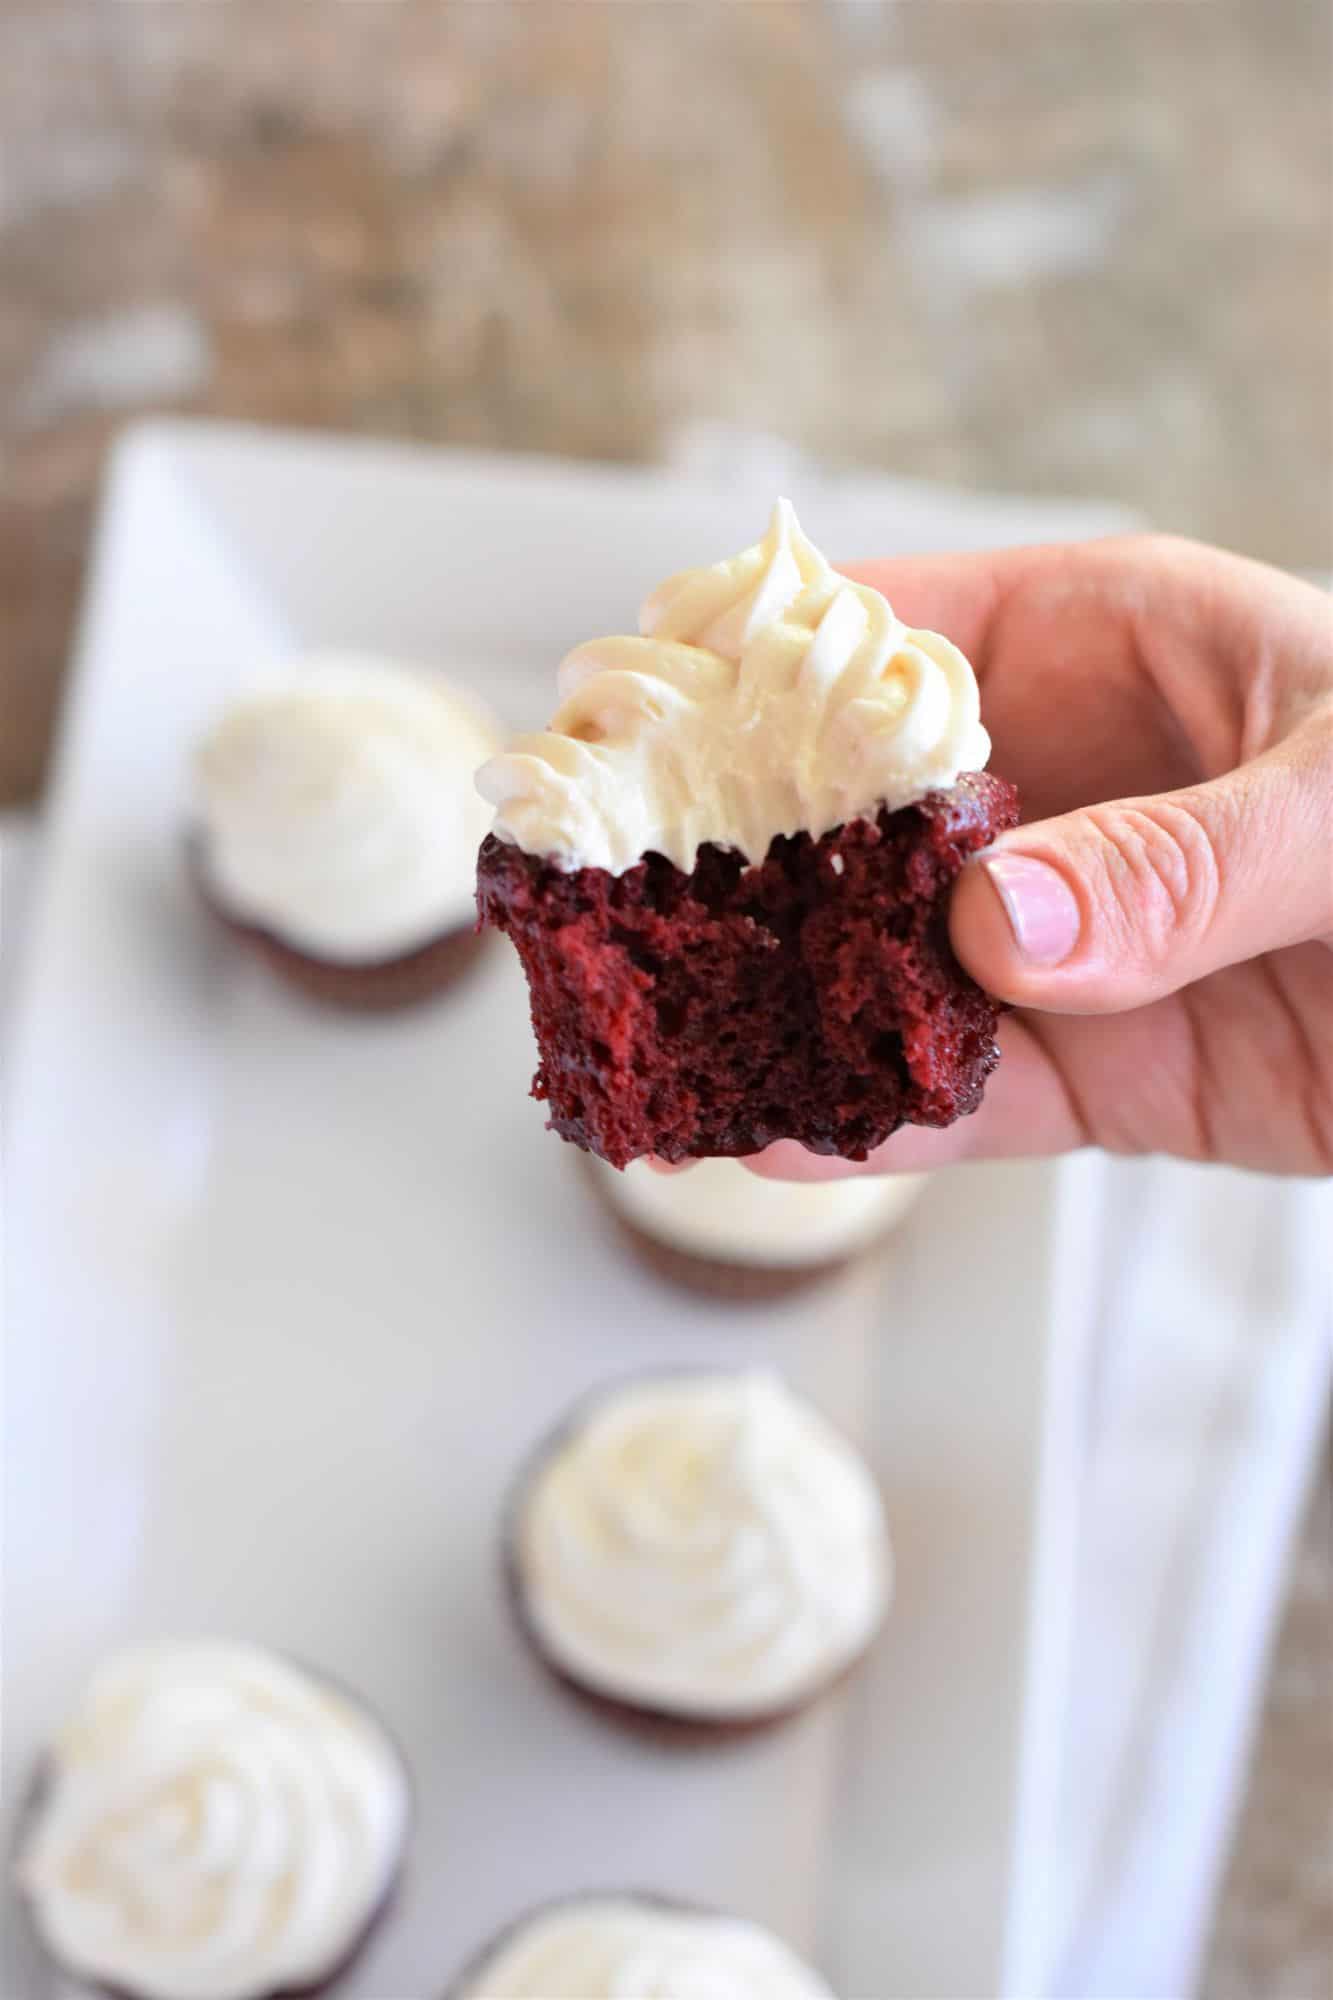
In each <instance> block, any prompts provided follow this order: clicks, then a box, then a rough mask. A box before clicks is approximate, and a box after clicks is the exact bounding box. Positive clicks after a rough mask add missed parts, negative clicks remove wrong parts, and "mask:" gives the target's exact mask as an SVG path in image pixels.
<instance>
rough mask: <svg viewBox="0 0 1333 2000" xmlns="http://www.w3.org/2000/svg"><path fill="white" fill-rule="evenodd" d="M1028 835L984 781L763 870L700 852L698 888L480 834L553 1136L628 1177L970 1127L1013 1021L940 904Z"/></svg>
mask: <svg viewBox="0 0 1333 2000" xmlns="http://www.w3.org/2000/svg"><path fill="white" fill-rule="evenodd" d="M1017 818H1018V806H1017V794H1016V792H1015V790H1014V788H1013V786H1012V785H1011V784H1009V782H1008V781H1007V780H1006V779H1004V778H1000V777H996V776H995V775H994V774H993V773H990V772H976V773H971V774H969V775H967V776H965V777H962V778H960V779H959V780H958V782H957V784H956V785H954V786H952V787H951V788H950V789H949V790H948V791H945V792H932V793H929V794H928V795H927V796H926V797H925V798H924V799H921V800H920V801H918V802H917V803H916V804H915V805H910V806H905V807H903V808H902V809H901V810H900V811H898V812H894V813H890V812H887V811H885V812H881V813H880V814H879V817H878V818H877V819H874V820H855V821H851V822H849V823H848V824H847V825H845V826H842V827H838V828H836V829H834V831H833V832H831V833H827V834H825V835H824V836H823V837H822V838H821V839H819V840H812V839H811V838H810V836H809V835H808V834H804V833H801V834H795V835H792V836H790V837H788V836H780V837H779V838H778V839H776V840H774V842H773V843H772V845H771V847H770V848H769V851H768V854H767V856H766V857H765V859H764V860H763V861H762V862H761V863H759V864H758V865H757V866H750V865H749V864H747V863H746V861H745V860H744V858H743V857H742V856H741V855H739V854H737V853H736V852H735V851H734V850H731V849H725V848H719V847H714V846H711V845H709V846H704V847H702V848H700V850H699V855H698V859H697V861H696V864H695V867H694V868H693V870H692V871H691V872H690V873H689V874H688V875H686V874H683V873H682V872H681V870H680V869H678V868H676V867H675V866H674V865H673V864H672V863H671V862H669V861H667V860H665V859H664V858H663V857H662V856H661V855H657V854H650V855H647V856H646V857H645V858H644V860H643V861H641V862H639V863H638V864H637V866H635V867H633V868H631V869H628V870H627V871H626V872H625V873H624V874H623V875H611V874H609V873H607V871H606V870H605V869H601V868H581V869H578V870H576V871H574V872H572V873H563V872H562V871H561V870H560V869H558V868H556V867H554V866H553V865H552V864H551V863H549V862H547V861H544V860H542V859H541V857H540V856H537V855H532V854H526V853H524V852H523V850H522V849H521V848H518V847H515V846H513V845H511V844H509V843H508V842H505V841H501V840H497V839H496V838H495V837H494V835H491V836H488V838H487V839H486V841H485V842H484V843H483V845H482V849H481V854H480V858H479V862H478V871H477V885H478V887H477V904H478V909H479V910H480V912H481V918H482V921H483V922H484V923H490V924H494V925H495V926H497V927H498V928H499V929H500V930H503V931H506V932H508V934H509V935H510V937H512V939H513V941H514V943H515V945H516V946H517V948H518V951H519V955H520V957H521V958H522V960H523V965H524V969H525V971H526V973H527V976H528V986H529V991H530V995H531V1001H532V1022H533V1028H534V1030H535V1032H536V1036H537V1044H538V1048H539V1051H540V1055H541V1066H540V1068H539V1069H538V1071H537V1075H536V1078H535V1080H534V1083H533V1095H534V1096H535V1097H538V1098H542V1099H545V1101H546V1102H547V1104H548V1105H549V1107H550V1112H551V1118H550V1123H551V1125H552V1126H553V1127H554V1129H555V1130H556V1131H557V1132H559V1133H561V1134H562V1136H563V1137H564V1138H566V1139H570V1140H572V1141H573V1142H574V1143H575V1144H576V1145H579V1146H582V1147H584V1148H585V1149H586V1150H587V1151H589V1152H593V1153H599V1154H600V1155H601V1157H602V1158H603V1159H605V1160H608V1161H610V1163H611V1164H612V1165H613V1166H617V1167H623V1166H626V1165H628V1163H629V1162H630V1161H631V1160H633V1159H637V1158H638V1157H639V1156H640V1155H642V1154H644V1153H655V1154H657V1155H658V1156H659V1157H660V1158H662V1159H665V1160H684V1159H690V1158H707V1157H715V1156H728V1155H742V1154H746V1153H754V1152H758V1151H759V1150H760V1148H761V1147H763V1146H766V1145H768V1144H770V1143H771V1142H772V1141H773V1140H775V1139H785V1138H790V1139H798V1140H800V1141H801V1143H802V1144H804V1145H805V1146H808V1147H809V1148H810V1149H811V1150H812V1151H813V1152H816V1153H831V1154H840V1155H841V1156H843V1157H844V1158H847V1159H854V1160H860V1159H864V1158H865V1156H866V1154H867V1153H868V1152H869V1151H870V1150H871V1149H872V1148H873V1147H875V1146H877V1145H879V1144H881V1143H882V1141H883V1140H885V1139H887V1138H888V1137H889V1135H890V1134H891V1133H892V1132H894V1131H896V1130H897V1128H898V1127H899V1126H900V1125H902V1124H904V1123H909V1122H910V1123H912V1124H917V1125H949V1124H951V1123H952V1122H953V1120H954V1119H955V1118H960V1117H962V1116H964V1115H965V1114H966V1113H967V1112H970V1111H973V1110H975V1109H976V1106H977V1105H978V1103H979V1102H980V1100H981V1093H982V1088H983V1085H984V1083H985V1080H986V1077H987V1076H988V1075H989V1073H990V1071H991V1070H992V1069H993V1068H994V1066H995V1063H996V1061H997V1059H998V1051H997V1049H996V1045H995V1028H996V1023H997V1020H998V1016H999V1012H1000V1008H999V1005H998V1003H997V1002H996V1001H994V1000H993V999H991V998H990V996H989V995H987V994H986V993H984V992H982V990H981V988H980V987H979V986H977V985H976V984H975V983H974V981H973V980H971V979H970V978H969V977H968V976H967V974H966V973H965V972H964V971H963V970H962V968H961V967H960V966H959V964H958V962H957V960H956V959H955V958H954V956H953V953H952V951H951V949H950V947H949V938H948V929H947V904H948V891H949V888H950V886H951V885H952V883H953V881H954V878H955V877H956V876H957V874H958V872H959V870H960V868H961V867H962V865H963V863H964V861H965V860H966V859H967V857H968V855H969V854H972V853H975V852H976V850H977V849H978V848H981V847H984V846H985V845H986V844H987V843H988V842H989V841H990V840H992V839H993V838H994V836H995V835H996V834H997V833H999V832H1000V831H1001V830H1002V829H1003V828H1005V827H1008V826H1012V825H1014V824H1015V822H1016V821H1017Z"/></svg>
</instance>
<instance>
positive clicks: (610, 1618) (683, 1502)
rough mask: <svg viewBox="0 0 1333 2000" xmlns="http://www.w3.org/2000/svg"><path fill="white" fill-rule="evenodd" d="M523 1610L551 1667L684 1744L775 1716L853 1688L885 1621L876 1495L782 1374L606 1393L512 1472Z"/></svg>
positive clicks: (646, 1383) (518, 1602)
mask: <svg viewBox="0 0 1333 2000" xmlns="http://www.w3.org/2000/svg"><path fill="white" fill-rule="evenodd" d="M505 1556H506V1563H507V1568H508V1575H509V1584H510V1591H511V1597H512V1601H513V1604H514V1607H515V1611H516V1613H517V1616H518V1620H519V1623H520V1626H521V1628H522V1630H523V1632H524V1633H525V1635H526V1637H527V1638H528V1640H529V1642H530V1643H531V1645H532V1646H533V1648H534V1649H535V1651H536V1653H537V1656H538V1658H539V1659H540V1660H541V1661H542V1662H543V1664H544V1665H545V1666H546V1667H547V1668H548V1669H549V1670H550V1671H551V1672H552V1673H553V1674H555V1675H556V1676H557V1677H558V1679H559V1680H560V1681H561V1682H562V1683H564V1684H565V1685H566V1686H567V1687H569V1688H571V1689H572V1690H574V1691H575V1692H577V1693H579V1694H580V1695H583V1696H585V1697H587V1698H588V1699H590V1700H591V1701H593V1702H594V1703H595V1704H596V1705H597V1707H598V1709H599V1710H600V1711H601V1712H602V1713H604V1714H606V1715H607V1716H608V1717H610V1718H611V1719H614V1720H619V1721H624V1722H629V1723H634V1724H637V1725H639V1726H646V1727H649V1728H651V1729H652V1730H653V1732H654V1733H656V1734H663V1733H664V1734H666V1735H667V1736H668V1737H675V1738H676V1739H677V1740H680V1739H683V1738H696V1739H703V1740H716V1739H717V1738H718V1737H719V1736H720V1735H722V1734H724V1733H728V1732H735V1731H738V1730H748V1729H753V1728H756V1727H758V1726H761V1725H766V1724H770V1723H774V1722H778V1721H780V1720H782V1719H783V1718H784V1717H786V1716H789V1715H791V1714H793V1713H794V1712H795V1711H797V1710H798V1709H801V1708H804V1707H805V1706H806V1704H807V1703H808V1702H810V1701H812V1700H814V1699H815V1698H816V1697H817V1696H818V1695H820V1694H822V1693H823V1692H824V1691H825V1690H826V1689H827V1688H829V1687H830V1686H832V1685H833V1683H835V1682H836V1681H838V1680H839V1679H841V1677H842V1676H843V1675H844V1674H845V1673H846V1672H847V1670H848V1669H849V1668H850V1667H851V1666H852V1665H853V1663H854V1662H855V1661H856V1660H857V1659H858V1658H859V1657H860V1656H861V1654H862V1653H864V1651H865V1650H866V1648H867V1647H868V1645H869V1644H870V1642H871V1640H872V1639H873V1637H874V1635H875V1633H876V1631H877V1629H878V1627H879V1625H880V1622H881V1620H882V1618H883V1616H884V1613H885V1610H886V1608H887V1606H888V1602H889V1595H890V1585H891V1560H890V1554H889V1540H888V1533H887V1529H886V1526H885V1520H884V1510H883V1505H882V1503H881V1500H880V1496H879V1492H878V1490H877V1488H876V1486H875V1482H874V1480H873V1478H872V1477H871V1474H870V1471H869V1468H868V1467H867V1466H866V1464H865V1462H864V1460H863V1459H862V1458H861V1456H860V1454H859V1453H858V1452H857V1451H856V1449H855V1447H854V1446H853V1445H852V1444H851V1443H850V1442H849V1441H848V1439H846V1438H845V1437H843V1436H842V1435H841V1434H840V1433H839V1432H838V1431H837V1430H835V1429H834V1427H833V1426H832V1425H831V1424H830V1423H829V1422H828V1421H827V1419H826V1418H825V1417H823V1416H822V1415H821V1414H820V1412H819V1411H818V1410H816V1409H815V1408H814V1406H813V1405H812V1404H810V1403H808V1402H805V1401H804V1400H803V1399H802V1398H800V1397H798V1396H795V1395H793V1394H792V1392H791V1391H790V1390H789V1389H788V1388H787V1387H786V1386H785V1385H784V1384H783V1383H782V1382H781V1381H780V1380H779V1379H778V1378H777V1377H776V1376H774V1375H770V1374H765V1373H761V1372H758V1371H748V1370H747V1371H743V1372H740V1373H722V1372H716V1373H708V1374H669V1375H660V1376H652V1377H640V1378H637V1379H634V1380H630V1381H627V1382H622V1383H619V1384H617V1385H616V1386H614V1387H612V1388H607V1389H602V1390H600V1391H598V1392H597V1393H596V1394H594V1395H593V1396H592V1397H590V1398H589V1399H588V1400H587V1401H586V1402H584V1403H583V1404H582V1405H580V1406H579V1407H578V1408H577V1409H576V1410H575V1411H574V1413H573V1414H572V1416H571V1417H570V1418H569V1419H568V1420H567V1421H566V1423H565V1424H564V1425H563V1426H562V1427H561V1428H560V1430H559V1431H558V1432H557V1433H556V1434H555V1436H554V1437H553V1438H551V1439H549V1440H548V1441H547V1442H546V1443H545V1444H543V1445H541V1446H540V1447H539V1448H538V1450H537V1452H536V1453H535V1454H534V1456H533V1458H532V1459H531V1461H530V1462H529V1464H528V1466H527V1467H526V1469H525V1470H524V1472H523V1473H522V1474H521V1475H520V1478H519V1481H518V1484H517V1487H516V1491H515V1495H514V1498H513V1500H512V1502H511V1509H510V1516H509V1520H508V1523H507V1532H506V1538H505Z"/></svg>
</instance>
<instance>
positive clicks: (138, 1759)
mask: <svg viewBox="0 0 1333 2000" xmlns="http://www.w3.org/2000/svg"><path fill="white" fill-rule="evenodd" d="M408 1815H409V1802H408V1787H407V1777H406V1772H405V1770H404V1767H403V1764H402V1760H401V1758H400V1757H399V1754H398V1752H397V1751H396V1749H395V1748H394V1746H393V1744H392V1743H391V1742H390V1740H389V1738H388V1736H387V1735H386V1734H385V1732H384V1731H383V1730H382V1729H381V1728H380V1727H379V1725H378V1724H377V1723H376V1722H375V1721H374V1719H373V1718H372V1717H371V1716H370V1715H369V1714H368V1713H367V1712H366V1711H365V1710H363V1709H361V1708H359V1707H357V1706H355V1705H354V1704H353V1703H351V1702H350V1701H348V1700H347V1699H345V1698H344V1697H343V1696H342V1695H340V1694H338V1693H336V1692H335V1691H334V1690H333V1689H332V1688H329V1687H326V1686H324V1685H323V1684H322V1683H319V1682H317V1681H315V1680H312V1679H311V1678H310V1677H309V1676H308V1675H307V1674H305V1673H303V1672H301V1671H300V1670H299V1669H298V1668H296V1667H294V1666H291V1665H288V1664H287V1663H286V1662H285V1661H282V1660H280V1659H276V1658H274V1657H272V1656H271V1655H269V1654H267V1653H264V1652H261V1651H258V1650H256V1649H253V1648H251V1647H248V1646H237V1645H224V1644H219V1643H212V1642H199V1643H183V1644H161V1645H156V1646H151V1647H146V1648H144V1649H142V1650H137V1651H133V1652H129V1653H125V1654H122V1655H120V1656H118V1657H117V1658H114V1659H112V1660H111V1661H109V1662H108V1663H107V1664H106V1665H104V1666H103V1667H102V1668H101V1669H100V1670H99V1672H98V1673H97V1674H96V1675H95V1676H94V1678H93V1680H92V1683H91V1685H90V1686H89V1687H88V1689H87V1691H86V1693H85V1694H84V1697H83V1699H82V1701H81V1702H80V1704H79V1706H78V1708H77V1710H76V1712H75V1714H74V1715H73V1717H72V1719H71V1720H70V1722H69V1724H68V1726H67V1727H66V1728H65V1730H64V1732H63V1733H62V1735H61V1736H60V1737H59V1739H58V1740H57V1741H56V1743H55V1744H54V1746H53V1748H52V1751H51V1755H50V1759H49V1763H48V1765H47V1766H46V1767H45V1768H44V1770H43V1774H42V1784H41V1789H40V1791H39V1793H38V1795H37V1798H36V1801H35V1803H34V1806H33V1809H32V1814H31V1818H30V1821H29V1824H28V1827H27V1830H26V1837H25V1839H24V1842H23V1846H22V1850H21V1853H20V1856H19V1860H18V1864H17V1874H18V1881H19V1884H20V1887H21V1888H22V1890H23V1891H24V1893H25V1894H26V1896H27V1898H28V1900H29V1903H30V1906H31V1910H32V1915H33V1920H34V1922H35V1924H36V1926H37V1929H38V1932H39V1934H40V1935H41V1937H42V1938H43V1940H44V1941H45V1943H46V1944H47V1946H48V1948H49V1949H50V1951H51V1952H52V1954H53V1956H54V1957H55V1958H56V1959H57V1960H58V1961H59V1962H60V1964H61V1965H62V1966H64V1967H65V1968H67V1969H68V1970H70V1971H72V1972H74V1973H76V1974H78V1975H80V1976H81V1977H83V1978H86V1979H88V1980H91V1981H95V1982H98V1983H102V1984H106V1985H109V1986H114V1987H116V1988H117V1989H121V1990H123V1991H124V1992H126V1993H127V1994H133V1995H136V1996H144V2000H255V1996H258V1995H262V1994H271V1993H276V1992H285V1991H286V1990H287V1989H288V1988H292V1987H305V1986H306V1985H311V1984H314V1983H316V1982H318V1981H321V1980H323V1979H325V1978H327V1977H328V1976H329V1975H330V1974H331V1973H333V1972H334V1971H335V1970H336V1969H337V1968H338V1966H339V1965H340V1964H341V1962H342V1960H343V1959H344V1958H345V1957H346V1956H347V1954H348V1952H349V1951H350V1950H351V1949H352V1948H353V1947H354V1946H355V1944H356V1943H357V1942H358V1940H359V1938H360V1936H361V1935H362V1933H363V1932H364V1931H365V1929H366V1927H367V1926H368V1924H369V1923H370V1920H371V1918H372V1917H373V1916H374V1914H375V1913H376V1910H377V1908H378V1906H379V1904H380V1903H381V1901H382V1899H383V1897H384V1896H385V1894H386V1892H387V1890H388V1887H389V1884H390V1881H391V1879H392V1877H393V1875H394V1874H395V1872H396V1870H397V1867H398V1864H399V1861H400V1858H401V1855H402V1849H403V1843H404V1839H405V1836H406V1829H407V1821H408Z"/></svg>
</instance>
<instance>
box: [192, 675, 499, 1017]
mask: <svg viewBox="0 0 1333 2000" xmlns="http://www.w3.org/2000/svg"><path fill="white" fill-rule="evenodd" d="M499 741H500V737H499V731H498V726H497V724H496V723H495V721H494V719H493V718H492V717H491V716H490V714H489V713H488V712H487V711H486V710H485V708H484V707H483V706H482V705H481V704H480V703H479V702H478V701H477V700H476V699H475V698H474V697H473V696H472V695H470V694H469V693H467V692H466V691H465V690H463V689H461V688H458V687H456V686H454V685H453V684H452V683H450V682H449V681H447V680H446V679H445V678H444V677H443V676H442V675H440V674H438V673H433V672H431V671H429V670H427V669H424V668H423V669H417V668H412V667H407V666H402V665H397V664H394V663H392V662H390V661H387V660H378V659H362V658H353V657H346V658H345V657H341V656H333V655H330V656H322V655H320V656H315V657H312V658H310V659H307V660H304V661H297V662H296V663H295V664H294V665H293V666H292V667H291V668H290V670H289V671H288V672H287V673H286V674H284V675H282V676H280V677H278V678H276V679H274V680H273V681H271V682H270V683H268V684H266V685H265V686H263V687H261V688H257V689H256V690H254V691H253V692H251V693H248V694H245V695H242V696H240V697H239V698H238V699H236V700H234V701H233V702H232V703H230V704H229V706H228V707H227V708H226V709H225V710H224V711H223V712H222V713H221V714H220V715H219V716H218V717H217V719H216V721H215V722H214V723H213V725H212V727H211V728H210V729H209V730H208V732H207V733H206V735H205V736H204V737H203V739H202V741H201V742H200V743H199V744H198V746H197V748H196V751H195V757H194V772H193V775H194V787H193V803H192V817H191V824H190V828H189V852H190V858H191V865H192V869H193V872H194V874H195V877H196V880H197V881H198V883H199V886H200V888H201V889H202V891H203V894H204V897H205V899H206V901H207V902H208V904H209V907H210V908H211V909H212V910H213V911H214V913H215V914H216V916H217V917H218V918H219V919H220V920H221V921H222V922H223V923H224V924H225V925H226V926H227V928H228V930H229V931H230V932H231V933H232V934H233V935H234V936H236V937H237V938H238V939H240V940H241V941H242V942H244V943H245V944H246V945H248V946H249V947H250V948H251V949H253V950H254V951H255V952H257V953H258V954H259V956H260V957H261V958H263V959H264V960H265V961H266V962H267V964H268V965H269V966H270V967H271V969H272V970H273V971H274V972H276V973H277V974H278V975H279V976H280V977H281V978H283V979H284V980H286V981H287V982H288V983H289V984H290V985H292V986H295V987H297V988H298V989H299V990H300V991H302V992H303V993H305V994H307V995H309V996H310V997H311V998H313V999H316V1000H321V1001H326V1002H329V1003H330V1004H332V1005H335V1006H341V1007H346V1008H351V1009H360V1010H379V1009H384V1008H393V1007H400V1006H407V1005H410V1004H412V1003H413V1002H416V1001H420V1000H425V999H428V998H429V997H431V996H432V995H433V994H435V993H437V992H439V991H440V990H442V988H443V987H445V986H446V985H448V984H449V983H450V982H451V981H452V980H453V978H454V976H455V975H456V974H457V973H458V972H459V971H460V970H461V969H462V968H463V967H464V966H465V965H466V964H468V963H469V962H470V961H471V959H472V958H473V956H474V954H475V953H476V951H477V948H478V944H479V940H478V938H477V936H476V907H475V889H474V883H473V875H474V868H475V857H476V844H477V841H478V840H479V839H480V838H481V836H482V833H483V832H484V830H485V825H486V821H487V814H486V811H485V808H484V806H483V805H482V804H481V802H480V801H479V800H478V798H477V796H476V789H475V786H474V784H473V781H472V779H473V772H474V771H475V769H476V765H477V761H478V759H479V758H483V757H486V756H488V755H490V754H491V752H492V751H493V750H494V749H495V748H496V746H497V744H498V743H499Z"/></svg>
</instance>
